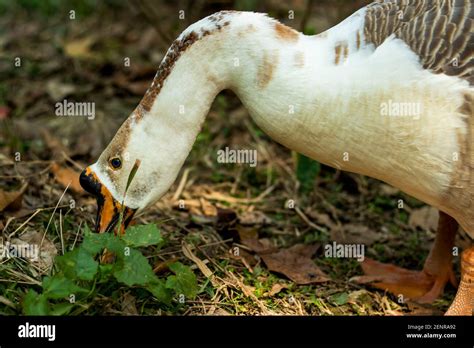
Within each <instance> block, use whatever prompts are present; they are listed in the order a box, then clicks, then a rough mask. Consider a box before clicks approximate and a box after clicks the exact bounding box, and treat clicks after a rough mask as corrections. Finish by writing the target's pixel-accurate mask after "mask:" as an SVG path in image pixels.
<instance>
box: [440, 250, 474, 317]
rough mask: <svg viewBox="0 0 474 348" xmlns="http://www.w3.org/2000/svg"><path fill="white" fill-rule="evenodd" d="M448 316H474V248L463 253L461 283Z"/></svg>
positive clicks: (447, 313)
mask: <svg viewBox="0 0 474 348" xmlns="http://www.w3.org/2000/svg"><path fill="white" fill-rule="evenodd" d="M446 315H474V246H472V247H470V248H469V249H467V250H466V251H464V252H463V253H462V257H461V283H460V284H459V288H458V292H457V294H456V297H455V298H454V301H453V303H452V304H451V306H450V307H449V309H448V311H447V312H446Z"/></svg>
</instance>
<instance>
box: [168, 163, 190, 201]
mask: <svg viewBox="0 0 474 348" xmlns="http://www.w3.org/2000/svg"><path fill="white" fill-rule="evenodd" d="M189 172H190V169H189V168H186V169H185V170H184V172H183V176H182V177H181V180H180V181H179V185H178V188H177V189H176V192H175V193H174V195H173V197H172V198H171V200H172V201H173V202H175V201H177V200H178V198H179V196H181V193H182V192H183V190H184V186H186V182H187V181H188V175H189Z"/></svg>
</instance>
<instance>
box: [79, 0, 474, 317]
mask: <svg viewBox="0 0 474 348" xmlns="http://www.w3.org/2000/svg"><path fill="white" fill-rule="evenodd" d="M473 13H474V5H473V4H472V1H470V0H439V1H436V0H426V1H425V0H420V1H414V0H386V1H380V2H377V3H373V4H371V5H369V6H367V7H365V8H362V9H361V10H359V11H357V12H356V13H354V14H353V15H352V16H350V17H349V18H347V19H346V20H344V21H343V22H341V23H340V24H339V25H337V26H335V27H333V28H331V29H330V30H328V31H326V32H324V33H322V34H319V35H316V36H305V35H303V34H301V33H298V32H296V31H295V30H293V29H291V28H289V27H287V26H285V25H283V24H281V23H279V22H278V21H276V20H274V19H271V18H269V17H267V16H266V15H263V14H258V13H248V12H234V11H225V12H219V13H216V14H214V15H212V16H209V17H207V18H204V19H203V20H200V21H199V22H197V23H195V24H193V25H191V26H190V27H189V28H187V29H186V30H185V31H184V32H183V33H182V34H181V35H180V36H179V37H178V38H177V39H176V41H175V42H174V43H173V44H172V46H171V47H170V48H169V50H168V52H167V54H166V56H165V58H164V59H163V61H162V63H161V65H160V67H159V70H158V73H157V74H156V76H155V79H154V81H153V83H152V85H151V87H150V88H149V89H148V91H147V92H146V94H145V96H144V97H143V99H142V101H141V102H140V104H139V105H138V107H137V108H136V109H135V110H134V111H133V112H132V114H131V115H130V116H129V117H128V119H127V120H126V121H125V122H124V124H123V125H122V126H121V128H120V129H119V131H118V132H117V134H116V135H115V137H114V138H113V140H112V141H111V143H110V144H109V145H108V147H107V148H106V149H105V150H104V152H103V153H102V155H101V156H100V158H99V159H98V161H97V162H96V163H94V164H93V165H91V166H90V167H88V168H86V170H85V171H84V172H83V173H82V175H81V184H82V185H83V187H84V188H85V189H86V190H87V191H89V192H91V193H93V194H95V195H96V196H97V200H98V205H99V210H98V219H97V230H98V231H100V232H103V231H107V230H110V229H112V228H113V226H114V224H116V222H117V220H118V219H117V217H118V212H119V211H120V210H121V209H124V212H125V215H124V216H125V218H124V225H125V226H126V225H127V224H128V223H129V222H130V220H131V219H132V217H133V214H134V213H135V212H136V211H140V210H143V209H145V208H146V207H147V206H149V205H151V204H153V203H154V202H156V201H157V200H158V199H159V198H160V197H161V196H162V195H163V194H164V193H165V192H166V191H167V190H168V188H169V187H170V186H171V185H172V183H173V182H174V180H175V179H176V176H177V174H178V172H179V170H180V168H181V166H182V165H183V163H184V161H185V159H186V157H187V156H188V154H189V152H190V150H191V148H192V146H193V143H194V141H195V139H196V136H197V135H198V133H199V131H200V129H201V125H202V123H203V122H204V119H205V117H206V115H207V113H208V111H209V108H210V106H211V103H212V102H213V100H214V98H215V97H216V95H217V94H218V93H219V92H220V91H222V90H223V89H231V90H233V91H234V92H235V93H236V94H237V96H238V97H239V98H240V100H241V101H242V103H243V104H244V106H245V107H246V108H247V110H248V111H249V113H250V115H251V116H252V118H253V119H254V121H255V122H256V124H257V125H258V126H259V127H261V128H262V129H263V130H264V131H265V132H266V133H267V134H268V135H270V136H271V137H272V138H273V139H274V140H275V141H277V142H279V143H281V144H283V145H285V146H286V147H288V148H290V149H293V150H295V151H298V152H300V153H303V154H305V155H306V156H309V157H311V158H313V159H315V160H318V161H320V162H322V163H325V164H327V165H330V166H333V167H337V168H339V169H342V170H347V171H351V172H355V173H360V174H364V175H369V176H371V177H374V178H377V179H379V180H383V181H385V182H387V183H389V184H391V185H393V186H396V187H398V188H400V189H401V190H403V191H404V192H406V193H408V194H410V195H412V196H414V197H416V198H418V199H420V200H422V201H424V202H426V203H427V204H430V205H432V206H434V207H436V208H438V209H439V211H440V220H439V227H438V233H437V236H436V240H435V243H434V246H433V248H432V250H431V253H430V255H429V257H428V259H427V261H426V263H425V267H424V269H423V271H420V272H414V271H407V270H403V269H401V268H397V267H395V266H390V265H383V264H379V263H375V261H371V262H373V263H374V264H373V265H372V266H375V267H371V269H374V268H375V271H373V272H372V273H371V274H369V275H368V277H369V278H371V279H373V280H376V282H375V285H376V286H378V287H381V288H386V289H389V290H391V291H393V292H395V293H403V294H407V296H409V297H412V298H419V300H420V301H433V300H434V299H435V298H437V297H438V295H439V294H440V293H441V292H442V291H443V288H444V285H445V284H446V282H447V281H448V280H451V281H454V277H453V273H452V270H451V267H452V266H451V261H452V252H451V250H452V247H453V245H454V236H455V234H456V231H457V228H458V224H459V225H461V226H462V227H463V228H464V229H465V230H466V231H467V233H468V234H469V235H470V236H471V237H473V238H474V206H473V199H474V149H473V146H474V123H473V122H474V115H473V98H474V88H473V86H472V84H473V82H474V79H473V70H474V68H473V67H474V62H473V59H472V58H473V47H474V42H473V35H472V33H473V27H474V25H473ZM407 106H415V107H413V108H407ZM401 111H403V112H404V113H401ZM413 111H415V112H414V113H413ZM347 157H348V158H347ZM137 159H139V160H140V161H141V165H140V168H139V170H138V171H137V173H136V176H135V177H134V180H133V182H132V183H131V185H130V187H129V189H128V191H127V194H126V195H125V188H126V185H127V179H128V177H129V173H130V172H131V170H132V168H133V167H134V164H135V162H136V160H137ZM347 159H348V160H347ZM122 203H123V206H122ZM462 272H463V273H462V279H461V283H460V286H459V289H458V293H457V296H456V298H455V300H454V302H453V304H452V305H451V307H450V309H449V310H448V314H472V311H473V309H474V247H471V248H470V249H468V250H465V251H464V253H463V255H462Z"/></svg>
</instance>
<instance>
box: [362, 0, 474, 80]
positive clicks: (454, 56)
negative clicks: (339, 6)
mask: <svg viewBox="0 0 474 348" xmlns="http://www.w3.org/2000/svg"><path fill="white" fill-rule="evenodd" d="M366 9H367V12H366V17H365V27H364V36H365V41H366V43H368V44H374V45H375V46H379V45H381V44H382V43H383V42H384V41H385V40H386V39H387V38H388V37H389V36H390V35H392V34H394V35H395V36H396V37H397V38H399V39H401V40H403V41H405V42H406V44H407V45H408V46H410V48H411V49H412V50H413V51H414V52H415V53H416V54H418V56H419V57H420V60H421V63H422V64H423V67H424V68H425V69H430V70H432V71H434V72H436V73H445V74H447V75H450V76H458V77H460V78H463V79H466V80H468V81H469V83H470V84H471V85H472V84H473V83H474V76H473V71H474V59H473V58H474V39H473V30H474V19H473V18H474V4H473V1H472V0H380V1H378V2H376V3H373V4H371V5H369V6H367V8H366Z"/></svg>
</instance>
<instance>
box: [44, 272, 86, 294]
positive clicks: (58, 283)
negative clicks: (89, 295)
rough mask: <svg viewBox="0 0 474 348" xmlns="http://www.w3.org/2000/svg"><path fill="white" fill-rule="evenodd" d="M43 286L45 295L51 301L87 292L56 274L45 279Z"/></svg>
mask: <svg viewBox="0 0 474 348" xmlns="http://www.w3.org/2000/svg"><path fill="white" fill-rule="evenodd" d="M42 286H43V295H44V296H46V297H47V298H51V299H60V298H65V297H68V296H69V295H71V294H78V293H81V292H82V293H84V292H87V290H86V289H84V288H81V287H80V286H77V285H76V284H74V282H73V281H72V280H70V279H68V278H66V277H65V276H64V274H61V273H56V274H55V275H54V276H53V277H45V278H44V279H43V284H42Z"/></svg>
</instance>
